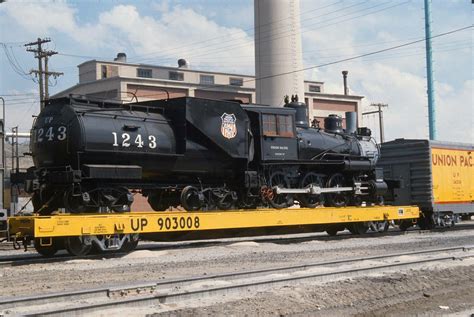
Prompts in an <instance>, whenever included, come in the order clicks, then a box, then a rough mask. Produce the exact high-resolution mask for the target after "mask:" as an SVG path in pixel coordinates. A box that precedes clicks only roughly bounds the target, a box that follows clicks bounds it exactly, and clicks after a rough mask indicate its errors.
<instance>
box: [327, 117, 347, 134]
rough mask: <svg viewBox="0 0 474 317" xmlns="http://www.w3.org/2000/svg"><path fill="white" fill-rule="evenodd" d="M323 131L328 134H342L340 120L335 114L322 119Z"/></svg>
mask: <svg viewBox="0 0 474 317" xmlns="http://www.w3.org/2000/svg"><path fill="white" fill-rule="evenodd" d="M324 131H326V132H329V133H342V131H343V130H342V118H341V116H338V115H337V114H330V115H329V116H328V117H326V118H324Z"/></svg>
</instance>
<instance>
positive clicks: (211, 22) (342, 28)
mask: <svg viewBox="0 0 474 317" xmlns="http://www.w3.org/2000/svg"><path fill="white" fill-rule="evenodd" d="M275 1H278V0H275ZM473 7H474V6H473V5H472V4H471V0H433V3H432V16H433V25H432V31H433V35H436V34H440V33H444V32H449V31H451V30H455V29H459V28H462V27H466V26H472V22H473ZM301 24H302V40H303V55H304V56H303V58H304V66H305V67H311V66H317V65H321V64H325V63H328V62H333V61H338V60H341V59H344V58H348V57H352V56H357V55H360V54H364V53H369V52H373V51H377V50H380V49H384V48H388V47H392V46H396V45H400V44H403V43H407V42H410V41H414V40H418V39H422V38H423V37H424V12H423V1H422V0H377V1H375V0H352V1H349V0H344V1H340V0H318V1H310V0H301ZM275 27H280V28H281V36H287V35H288V34H289V31H288V30H287V29H286V28H284V27H282V26H281V25H278V23H276V24H275ZM473 34H474V33H473V29H472V27H471V28H470V29H467V30H464V31H460V32H456V33H453V34H451V35H446V36H442V37H438V38H435V39H434V40H433V49H434V53H433V57H434V69H435V85H436V107H437V123H438V124H437V127H438V137H439V139H441V140H447V141H457V142H470V143H473V142H474V115H473V107H474V100H473V72H474V69H473V54H472V53H473V51H472V46H473ZM38 37H41V38H44V37H50V38H51V40H52V42H51V43H49V44H48V45H47V48H48V49H51V50H56V51H58V52H59V53H60V54H58V55H55V56H53V57H52V58H51V60H50V61H51V63H50V65H51V66H50V68H51V70H54V71H59V72H64V76H62V77H60V78H58V79H57V80H54V79H52V80H51V85H52V86H51V88H50V89H51V93H52V94H54V93H56V92H59V91H61V90H64V89H66V88H68V87H70V86H72V85H74V84H76V83H77V82H78V74H77V65H78V64H80V63H82V62H84V61H86V60H89V59H105V60H112V59H113V58H114V57H115V56H116V54H117V52H125V53H127V55H128V59H129V61H131V62H135V63H148V64H157V65H168V66H175V65H176V61H177V59H178V58H185V59H187V60H188V61H189V62H190V64H191V67H192V68H193V69H203V70H212V71H225V72H237V73H244V74H254V56H253V52H254V48H253V47H254V46H253V1H250V0H228V1H225V0H187V1H184V0H182V1H177V0H176V1H173V0H169V1H152V0H142V1H118V0H114V1H113V0H100V1H99V0H83V1H79V0H76V1H59V0H56V1H41V0H36V1H31V0H30V1H13V0H10V1H7V2H5V3H2V4H0V41H1V42H2V43H3V44H4V45H2V47H0V56H1V60H0V96H4V98H5V99H6V100H7V107H6V108H7V127H11V126H15V125H20V130H21V131H28V130H29V128H30V126H31V122H32V115H35V114H37V112H38V109H39V104H38V99H39V96H38V88H37V84H36V83H35V82H34V78H32V77H31V76H30V75H28V74H27V73H28V72H29V70H30V69H33V68H36V67H37V60H36V59H34V58H33V54H32V53H29V52H26V50H25V47H24V46H23V44H24V43H26V42H30V41H34V40H35V39H36V38H38ZM7 53H8V56H7ZM12 64H14V65H12ZM342 70H348V71H349V85H350V92H351V93H352V94H356V95H361V96H364V97H365V98H364V101H363V105H364V110H368V109H369V108H370V107H369V106H368V105H369V104H370V103H377V102H381V103H387V104H389V108H388V109H387V110H386V112H385V129H386V138H387V139H394V138H398V137H405V138H427V137H428V120H427V98H426V64H425V55H424V43H423V42H421V43H419V44H415V45H410V46H406V47H403V48H400V49H396V50H390V51H387V52H385V53H381V54H377V55H372V56H369V57H365V58H360V59H355V60H352V61H349V62H343V63H338V64H335V65H331V66H326V67H315V68H313V69H312V70H309V71H306V72H305V77H306V79H312V80H319V81H324V82H325V89H326V90H325V92H328V93H342V91H343V89H342V76H341V71H342ZM24 73H26V74H24ZM363 123H364V124H365V125H368V126H369V127H371V128H372V129H373V130H374V132H375V134H377V133H378V127H377V119H376V117H374V116H371V117H370V116H369V117H366V118H365V120H364V122H363Z"/></svg>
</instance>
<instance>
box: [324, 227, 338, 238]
mask: <svg viewBox="0 0 474 317" xmlns="http://www.w3.org/2000/svg"><path fill="white" fill-rule="evenodd" d="M338 231H339V230H338V228H336V227H331V228H327V229H326V233H327V234H328V235H330V236H331V237H335V236H337V232H338Z"/></svg>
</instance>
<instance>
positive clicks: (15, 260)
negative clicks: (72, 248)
mask: <svg viewBox="0 0 474 317" xmlns="http://www.w3.org/2000/svg"><path fill="white" fill-rule="evenodd" d="M472 229H474V223H464V224H463V223H461V224H458V225H456V226H455V227H452V228H437V229H432V230H419V229H414V230H408V231H399V230H398V229H393V230H392V229H391V230H389V231H387V232H370V233H368V234H363V235H353V234H351V233H349V232H348V231H347V230H346V231H344V232H341V233H339V234H338V235H337V236H328V235H326V234H323V233H321V232H316V233H307V234H304V236H301V234H296V235H297V236H295V234H289V235H288V236H286V237H282V236H281V235H278V237H271V236H270V237H266V236H258V237H249V238H239V239H238V240H231V241H229V239H227V238H224V239H215V240H203V241H199V240H197V241H196V240H192V241H181V242H174V243H170V242H163V244H162V245H153V244H149V243H148V244H147V242H146V241H143V243H142V244H141V245H139V246H138V247H137V249H136V250H171V249H186V248H196V247H205V246H214V245H225V244H228V243H234V242H249V241H255V242H259V243H275V244H291V243H302V242H307V241H314V240H319V241H331V240H344V239H364V238H368V237H385V236H399V235H407V234H425V233H433V232H435V233H436V232H445V231H458V230H472ZM231 239H232V238H231ZM10 247H11V248H12V249H13V247H12V245H10ZM30 249H33V247H32V246H31V247H30ZM9 250H11V249H9ZM124 255H126V253H122V252H104V253H100V254H91V255H87V256H80V257H79V256H71V255H69V254H67V253H66V251H63V253H59V254H57V255H55V256H54V257H52V258H47V257H43V256H41V255H39V254H36V253H34V254H31V253H30V254H20V255H7V256H0V267H5V266H21V265H30V264H44V263H55V262H64V261H69V260H78V259H89V260H94V259H103V258H106V259H112V258H119V257H122V256H124Z"/></svg>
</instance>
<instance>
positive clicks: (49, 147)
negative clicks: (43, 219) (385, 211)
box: [26, 97, 386, 214]
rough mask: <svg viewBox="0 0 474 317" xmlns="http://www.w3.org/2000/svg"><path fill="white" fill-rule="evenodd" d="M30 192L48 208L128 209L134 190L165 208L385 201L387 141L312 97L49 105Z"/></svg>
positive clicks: (37, 127) (40, 120)
mask: <svg viewBox="0 0 474 317" xmlns="http://www.w3.org/2000/svg"><path fill="white" fill-rule="evenodd" d="M31 155H32V156H33V160H34V165H35V166H34V167H32V168H30V169H29V170H28V180H27V186H26V187H27V190H28V191H29V192H30V193H32V201H33V205H34V208H35V210H36V211H37V212H38V213H40V214H50V213H51V212H53V211H55V210H58V209H60V208H64V209H65V210H66V211H68V212H98V211H100V212H125V211H129V210H130V205H131V203H132V202H133V193H138V192H139V193H141V194H142V195H144V196H146V197H148V202H149V203H150V206H151V207H152V208H153V209H154V210H157V211H160V210H166V209H167V208H169V207H170V206H178V205H179V206H182V207H184V208H185V209H186V210H199V209H204V210H212V209H224V210H225V209H231V208H256V207H262V206H272V207H274V208H285V207H289V206H291V205H293V204H294V203H295V202H298V203H299V204H300V205H301V206H303V207H310V208H313V207H317V206H322V205H331V206H339V207H341V206H345V205H359V204H364V203H366V204H370V203H379V202H380V197H382V195H383V193H384V191H385V190H386V184H385V182H384V181H383V179H382V173H381V171H380V170H379V169H376V168H375V165H376V163H377V160H378V155H379V149H378V147H377V146H376V144H375V142H374V141H373V139H372V138H371V137H370V131H369V130H367V129H359V130H358V131H355V130H354V129H350V130H346V131H344V130H343V129H342V119H341V118H340V117H337V116H330V117H329V118H327V119H326V124H325V127H324V128H318V127H309V125H308V117H307V107H306V105H304V104H302V103H298V102H292V103H288V104H287V105H286V106H285V107H283V108H280V107H271V106H263V105H241V104H239V103H237V102H232V101H222V100H207V99H199V98H192V97H182V98H176V99H169V100H154V101H147V102H137V103H129V104H120V103H113V102H105V101H97V100H91V99H88V98H83V97H81V98H73V97H71V98H60V99H54V100H50V101H48V103H47V105H46V107H45V108H44V109H43V110H42V112H41V113H40V114H39V116H38V117H37V118H36V120H35V122H34V124H33V128H32V130H31Z"/></svg>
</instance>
